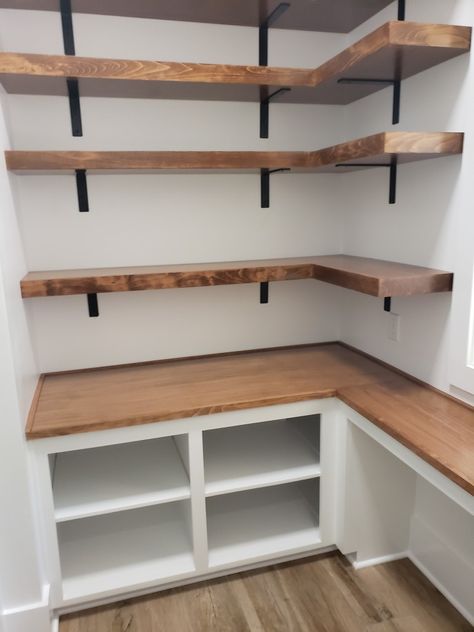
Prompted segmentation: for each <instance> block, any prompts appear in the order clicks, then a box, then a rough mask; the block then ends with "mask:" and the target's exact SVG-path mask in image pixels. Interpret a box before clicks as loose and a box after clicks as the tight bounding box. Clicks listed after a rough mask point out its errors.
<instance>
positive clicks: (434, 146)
mask: <svg viewBox="0 0 474 632" xmlns="http://www.w3.org/2000/svg"><path fill="white" fill-rule="evenodd" d="M463 140H464V135H463V134H462V133H459V132H382V133H379V134H373V135H371V136H366V137H364V138H358V139H355V140H351V141H347V142H344V143H340V144H338V145H332V146H330V147H326V148H324V149H319V150H316V151H309V152H308V151H16V150H10V151H6V152H5V157H6V162H7V168H8V169H9V170H10V171H14V172H17V173H19V174H21V173H28V172H37V171H41V172H45V173H72V172H73V171H74V170H76V169H86V170H89V171H98V172H104V171H105V172H107V171H112V172H114V171H119V172H122V171H135V170H138V171H156V170H189V169H194V170H196V169H197V170H211V171H212V170H217V171H219V170H222V169H224V170H242V169H244V170H247V169H250V170H260V169H262V168H268V169H282V168H290V169H292V170H294V171H309V172H313V171H315V172H316V171H322V172H326V171H336V172H339V173H342V172H344V173H345V172H347V171H349V170H351V169H352V170H354V169H358V168H360V167H358V166H357V163H358V162H359V163H360V162H362V163H364V162H367V161H368V162H370V163H384V164H389V163H390V161H391V160H392V158H394V157H396V158H397V161H398V162H399V163H404V162H412V161H417V160H424V159H429V158H437V157H441V156H450V155H456V154H461V153H462V150H463ZM344 162H349V163H351V164H352V163H354V164H355V166H354V167H352V168H351V167H349V168H346V169H340V168H337V167H336V165H338V164H341V163H344Z"/></svg>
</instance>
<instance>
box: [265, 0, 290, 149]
mask: <svg viewBox="0 0 474 632" xmlns="http://www.w3.org/2000/svg"><path fill="white" fill-rule="evenodd" d="M289 7H290V3H289V2H280V4H279V5H278V6H277V7H275V9H274V10H273V11H272V12H271V13H270V15H269V16H268V17H267V18H266V19H265V20H264V21H263V22H262V23H261V24H260V27H259V30H258V65H259V66H268V29H269V27H270V26H271V25H272V24H273V23H274V22H276V21H277V20H278V18H279V17H280V16H281V15H282V14H283V13H285V11H286V10H287V9H289ZM288 90H289V88H281V89H280V90H277V91H276V92H274V93H273V94H271V95H270V96H269V97H267V98H266V99H264V100H263V101H262V102H261V103H260V138H268V105H269V103H270V100H271V99H272V98H274V97H275V96H276V95H277V94H280V93H281V92H287V91H288Z"/></svg>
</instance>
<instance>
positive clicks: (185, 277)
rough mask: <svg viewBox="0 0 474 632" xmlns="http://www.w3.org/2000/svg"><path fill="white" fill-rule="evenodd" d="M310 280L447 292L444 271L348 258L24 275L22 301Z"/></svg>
mask: <svg viewBox="0 0 474 632" xmlns="http://www.w3.org/2000/svg"><path fill="white" fill-rule="evenodd" d="M298 279H315V280H319V281H324V282H325V283H331V284H333V285H338V286H340V287H344V288H347V289H350V290H355V291H356V292H361V293H363V294H369V295H371V296H377V297H382V298H385V297H393V296H411V295H413V294H431V293H434V292H450V291H451V290H452V282H453V275H452V274H451V273H450V272H442V271H439V270H432V269H430V268H422V267H418V266H411V265H406V264H403V263H393V262H390V261H380V260H378V259H366V258H363V257H352V256H348V255H326V256H319V257H306V258H305V257H301V258H295V259H269V260H260V261H237V262H231V263H208V264H194V265H192V264H188V265H174V266H154V267H133V268H101V269H93V270H63V271H50V272H30V273H28V274H27V275H26V276H25V277H24V278H23V280H22V281H21V293H22V296H23V298H34V297H41V296H69V295H73V294H95V293H102V292H133V291H139V290H163V289H169V288H188V287H205V286H211V285H231V284H242V283H264V282H274V281H293V280H298Z"/></svg>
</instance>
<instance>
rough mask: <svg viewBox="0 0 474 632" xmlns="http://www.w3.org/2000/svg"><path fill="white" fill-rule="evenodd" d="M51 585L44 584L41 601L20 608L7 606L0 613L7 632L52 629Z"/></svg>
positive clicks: (45, 631) (37, 631) (36, 631)
mask: <svg viewBox="0 0 474 632" xmlns="http://www.w3.org/2000/svg"><path fill="white" fill-rule="evenodd" d="M49 593H50V586H49V584H45V585H44V586H43V590H42V595H41V601H37V602H34V603H29V604H25V605H24V606H20V607H18V608H6V609H5V610H3V611H2V612H1V613H0V614H1V617H2V623H3V627H2V630H4V631H5V632H24V631H25V630H35V632H43V631H44V632H49V630H50V629H51V615H50V608H49Z"/></svg>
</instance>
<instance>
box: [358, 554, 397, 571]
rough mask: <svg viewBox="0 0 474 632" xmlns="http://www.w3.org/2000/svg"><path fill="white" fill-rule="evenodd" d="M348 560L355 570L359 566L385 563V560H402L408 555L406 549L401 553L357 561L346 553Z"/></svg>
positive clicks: (359, 567)
mask: <svg viewBox="0 0 474 632" xmlns="http://www.w3.org/2000/svg"><path fill="white" fill-rule="evenodd" d="M346 557H347V559H348V560H349V562H350V563H351V564H352V566H353V568H355V570H356V571H358V570H360V569H361V568H368V567H369V566H378V565H379V564H386V563H387V562H396V561H397V560H403V559H405V558H407V557H409V553H408V551H402V552H401V553H392V554H391V555H382V556H381V557H372V558H370V559H368V560H362V561H361V562H358V561H357V560H356V559H355V558H351V556H350V555H346Z"/></svg>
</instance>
